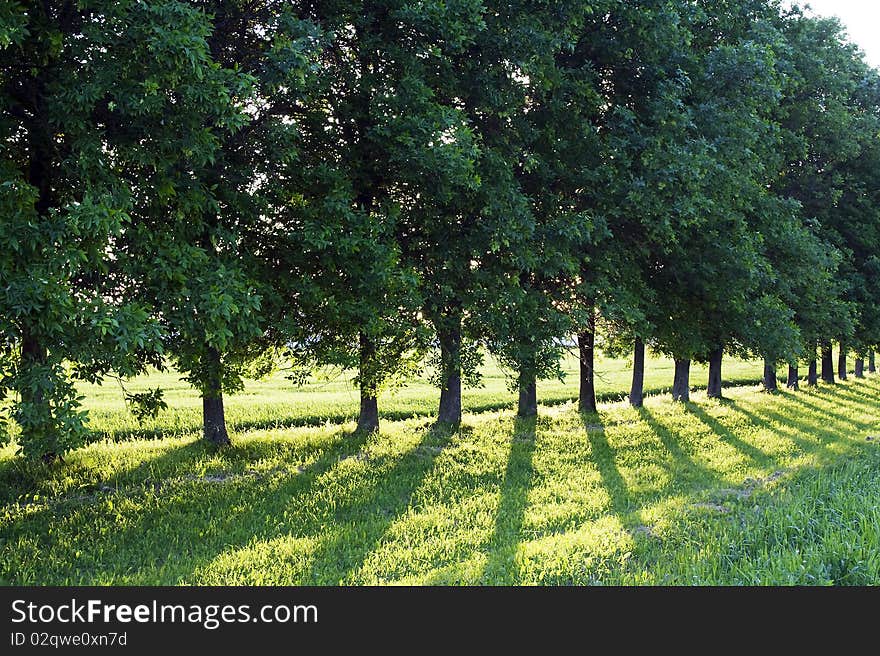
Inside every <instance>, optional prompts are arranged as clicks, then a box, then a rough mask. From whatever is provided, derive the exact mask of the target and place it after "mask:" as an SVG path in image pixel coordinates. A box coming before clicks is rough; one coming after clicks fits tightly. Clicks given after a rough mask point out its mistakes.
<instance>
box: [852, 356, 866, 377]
mask: <svg viewBox="0 0 880 656" xmlns="http://www.w3.org/2000/svg"><path fill="white" fill-rule="evenodd" d="M853 375H854V376H855V377H856V378H864V377H865V359H864V358H856V371H855V374H853Z"/></svg>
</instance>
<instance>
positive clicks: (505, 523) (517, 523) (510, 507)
mask: <svg viewBox="0 0 880 656" xmlns="http://www.w3.org/2000/svg"><path fill="white" fill-rule="evenodd" d="M537 421H538V420H537V418H534V417H532V418H528V419H522V418H518V419H516V423H515V425H514V432H513V437H512V438H511V441H510V453H509V454H508V457H507V469H506V470H505V472H504V480H503V481H502V483H501V491H500V499H499V502H498V512H497V515H496V517H495V530H494V532H493V533H492V537H491V538H490V539H489V542H488V544H487V545H486V546H487V549H488V552H489V556H488V560H487V562H486V565H485V567H484V568H483V577H482V578H483V582H484V583H488V584H490V585H498V584H512V583H516V581H517V580H518V577H519V572H518V570H517V566H516V553H517V549H518V547H519V545H520V543H521V542H522V540H523V536H522V527H523V522H524V521H525V515H526V508H527V507H528V500H529V491H530V490H531V487H532V483H533V479H534V476H535V470H534V464H533V460H534V454H535V446H536V440H537V434H536V426H537Z"/></svg>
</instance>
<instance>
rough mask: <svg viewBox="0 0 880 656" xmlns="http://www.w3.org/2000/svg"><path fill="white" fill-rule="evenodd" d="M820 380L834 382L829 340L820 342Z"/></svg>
mask: <svg viewBox="0 0 880 656" xmlns="http://www.w3.org/2000/svg"><path fill="white" fill-rule="evenodd" d="M822 380H823V381H824V382H826V383H833V382H834V359H833V357H832V355H831V342H824V343H823V344H822Z"/></svg>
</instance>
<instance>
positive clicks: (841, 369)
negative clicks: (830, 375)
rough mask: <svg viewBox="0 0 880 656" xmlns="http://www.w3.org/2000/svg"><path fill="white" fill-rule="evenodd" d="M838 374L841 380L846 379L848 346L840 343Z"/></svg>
mask: <svg viewBox="0 0 880 656" xmlns="http://www.w3.org/2000/svg"><path fill="white" fill-rule="evenodd" d="M837 376H838V377H839V378H840V380H846V346H845V345H844V343H843V342H841V343H840V353H838V355H837Z"/></svg>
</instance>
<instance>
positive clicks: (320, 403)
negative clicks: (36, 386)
mask: <svg viewBox="0 0 880 656" xmlns="http://www.w3.org/2000/svg"><path fill="white" fill-rule="evenodd" d="M563 365H564V366H563V368H564V370H565V372H566V377H565V381H564V382H560V381H558V380H547V381H540V382H539V383H538V395H539V398H540V400H541V402H542V403H544V404H547V405H556V404H559V403H564V402H567V401H569V400H571V399H574V398H577V394H578V373H577V367H578V362H577V359H576V358H574V357H567V358H566V359H565V360H564V362H563ZM630 367H631V363H630V361H629V360H625V359H610V358H600V359H598V360H597V362H596V371H597V375H596V394H597V398H598V399H599V400H603V401H614V400H620V399H622V398H624V397H625V395H626V394H627V393H628V392H629V386H630V380H631V379H630V377H631V375H632V374H631V371H630ZM673 371H674V365H673V363H672V361H671V360H668V359H666V358H660V357H652V358H649V360H648V362H647V367H646V374H645V390H646V392H647V393H653V394H657V393H662V392H666V391H669V388H670V387H671V385H672V377H673ZM724 373H725V378H726V380H727V384H730V385H735V384H743V383H756V382H757V381H759V380H760V379H761V376H762V374H763V368H762V366H761V365H760V364H759V363H755V362H748V361H743V360H735V359H730V360H729V361H725V367H724ZM707 375H708V372H707V368H706V367H704V366H700V365H696V364H695V365H693V369H692V374H691V376H692V381H693V383H694V384H695V385H696V386H701V385H704V384H705V380H706V377H707ZM351 378H352V377H351V375H349V374H347V373H342V374H335V375H333V376H330V377H327V378H326V379H320V380H319V379H314V378H313V379H312V380H310V381H309V382H308V384H306V385H304V386H302V387H297V386H295V385H294V384H293V383H291V382H290V381H288V380H286V379H285V378H284V375H283V373H278V374H276V375H273V376H271V377H270V378H268V379H267V380H262V381H248V384H247V386H246V388H245V391H244V393H241V394H235V395H229V396H227V398H226V401H225V406H226V418H227V421H228V423H229V426H230V429H232V430H235V431H250V430H254V429H270V428H291V427H295V426H321V425H325V424H328V423H330V424H342V423H345V422H348V421H352V420H354V419H355V418H356V417H357V413H358V408H359V403H360V401H359V396H358V391H357V389H356V388H355V386H354V385H353V384H352V382H351ZM507 382H508V380H507V378H506V377H505V374H504V372H503V371H502V370H501V369H499V368H498V366H496V365H495V364H494V363H493V362H491V361H490V362H487V364H486V366H485V367H484V368H483V386H482V387H479V388H471V389H465V390H464V394H463V404H464V408H465V410H466V411H469V412H472V413H481V412H487V411H496V410H502V409H505V408H509V407H511V405H512V404H514V403H515V401H516V395H515V394H514V393H513V392H511V391H510V390H509V389H508V385H507ZM156 386H160V387H162V388H163V389H164V390H165V398H166V401H167V402H168V406H169V409H168V410H167V411H165V412H163V413H161V414H160V415H159V416H158V417H157V418H156V419H155V420H148V421H146V422H144V423H143V424H142V425H139V424H138V423H137V421H136V420H135V419H134V417H133V416H132V415H131V414H130V413H129V412H128V411H127V410H126V408H125V403H124V401H123V397H122V392H121V390H120V389H119V387H118V385H116V384H113V383H107V384H105V385H103V386H99V385H82V386H81V387H80V389H81V391H82V393H83V395H84V396H85V397H86V401H85V407H86V409H88V411H89V416H90V417H91V424H92V428H93V429H94V430H95V432H96V434H97V435H98V437H100V438H110V439H114V440H118V439H126V438H129V437H141V438H142V437H164V436H169V437H173V436H180V435H182V434H189V433H196V432H198V431H199V427H200V425H201V420H202V406H201V400H200V399H199V397H198V394H197V393H196V392H194V391H193V389H192V388H191V387H190V386H189V385H188V384H187V383H185V382H183V381H181V380H180V376H179V374H177V373H175V372H165V373H157V372H153V373H151V374H150V375H149V376H142V377H139V378H136V379H134V380H132V381H130V382H128V383H126V388H127V389H129V390H130V391H144V390H146V389H147V388H148V387H156ZM438 396H439V392H438V390H437V388H436V387H433V386H432V385H431V384H430V383H429V382H428V381H427V378H426V377H420V378H418V379H415V380H413V381H410V382H409V384H408V385H407V386H406V387H403V388H400V389H397V390H393V391H389V392H385V393H383V394H382V395H381V396H380V400H379V410H380V413H381V416H382V418H384V419H388V420H394V421H398V420H402V419H410V418H414V417H431V416H433V415H435V414H436V412H437V403H438Z"/></svg>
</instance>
